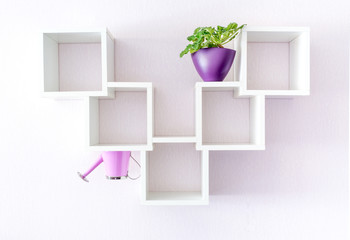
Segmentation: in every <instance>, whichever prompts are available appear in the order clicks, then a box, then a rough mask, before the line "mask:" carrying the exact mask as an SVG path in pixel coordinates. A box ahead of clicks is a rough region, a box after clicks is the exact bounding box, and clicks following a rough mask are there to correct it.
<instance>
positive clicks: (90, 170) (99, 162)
mask: <svg viewBox="0 0 350 240" xmlns="http://www.w3.org/2000/svg"><path fill="white" fill-rule="evenodd" d="M102 162H103V158H102V156H100V157H99V159H98V160H97V161H96V162H95V164H94V165H92V166H91V167H90V168H89V170H87V171H86V172H85V173H84V174H81V173H80V172H78V175H79V177H81V179H83V180H84V181H85V182H89V180H87V178H86V177H87V175H89V174H90V173H91V172H92V171H93V170H95V168H97V167H98V165H100V164H101V163H102Z"/></svg>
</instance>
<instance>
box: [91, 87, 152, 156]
mask: <svg viewBox="0 0 350 240" xmlns="http://www.w3.org/2000/svg"><path fill="white" fill-rule="evenodd" d="M140 93H141V94H142V93H145V94H143V95H145V96H143V95H141V96H139V97H137V95H138V94H140ZM125 96H126V97H125ZM118 97H119V98H118ZM134 98H135V99H136V100H137V104H143V103H145V104H144V105H145V106H144V109H143V110H144V113H145V114H144V115H142V116H141V117H140V118H137V117H135V116H134V114H135V113H136V112H139V111H140V108H136V109H134V108H133V107H135V106H133V104H134V102H133V101H132V99H134ZM119 99H121V100H122V101H121V102H119V101H118V100H119ZM123 103H124V104H126V106H125V107H124V108H122V107H119V108H118V106H119V105H121V104H123ZM102 107H103V108H104V112H103V113H102V111H101V108H102ZM118 111H119V112H118ZM102 114H107V116H101V115H102ZM111 114H112V115H113V117H110V116H109V115H111ZM125 116H126V117H125ZM122 118H123V119H124V122H123V123H124V124H123V123H121V121H122ZM87 119H88V124H87V125H88V146H89V148H90V149H91V150H95V151H146V150H147V151H150V150H152V149H153V146H152V137H153V87H152V83H150V82H110V83H108V96H107V97H88V100H87ZM103 122H104V123H106V122H107V124H109V126H101V124H103ZM132 123H134V124H133V125H130V124H132ZM121 124H122V125H121ZM137 124H143V125H144V126H143V127H142V129H141V130H140V129H136V130H135V131H134V133H133V135H134V136H135V137H138V135H140V136H143V137H144V139H143V142H139V141H137V142H132V141H133V140H132V139H131V140H130V139H129V138H128V136H129V133H128V132H125V131H126V130H128V128H129V129H134V128H136V127H137V126H136V125H137ZM114 125H119V129H117V130H116V132H117V133H116V134H114V136H113V133H111V134H112V136H111V137H109V138H108V139H107V140H104V141H102V136H101V134H102V130H103V129H105V131H108V132H112V131H109V128H112V127H113V126H114ZM121 132H123V133H122V134H121ZM115 135H121V137H122V138H123V137H124V138H125V140H124V139H120V140H118V141H117V142H113V141H115V140H113V138H115V137H116V136H115ZM135 137H134V138H135ZM111 139H112V140H111ZM126 139H128V141H131V142H129V143H125V142H123V141H126Z"/></svg>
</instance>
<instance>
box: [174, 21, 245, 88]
mask: <svg viewBox="0 0 350 240" xmlns="http://www.w3.org/2000/svg"><path fill="white" fill-rule="evenodd" d="M244 26H246V24H243V25H241V26H238V24H237V23H235V22H233V23H230V24H229V25H228V26H227V27H222V26H217V27H216V28H214V27H199V28H196V29H195V30H194V32H193V35H191V36H189V37H187V40H188V41H190V42H192V43H190V44H188V45H187V47H186V48H185V49H184V50H183V51H182V52H181V53H180V57H183V55H185V54H187V53H189V52H190V53H191V57H192V61H193V64H194V66H195V68H196V70H197V72H198V73H199V75H200V76H201V78H202V79H203V81H206V82H207V81H223V80H224V78H225V77H226V75H227V73H228V72H229V70H230V68H231V66H232V63H233V60H234V57H235V55H236V51H235V50H232V49H228V48H224V47H223V45H224V44H226V43H228V42H230V41H232V40H233V39H235V38H236V37H237V36H238V35H239V34H240V33H241V31H242V29H243V27H244Z"/></svg>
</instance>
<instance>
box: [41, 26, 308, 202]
mask: <svg viewBox="0 0 350 240" xmlns="http://www.w3.org/2000/svg"><path fill="white" fill-rule="evenodd" d="M278 43H282V45H284V47H285V46H288V59H287V61H288V71H287V72H288V76H287V77H286V76H285V78H284V79H286V78H287V79H288V82H287V83H288V87H286V88H284V89H277V90H276V89H273V88H271V89H269V86H268V87H264V88H263V89H259V88H250V87H249V82H248V81H250V80H248V74H247V69H248V64H250V62H249V61H251V59H249V58H248V57H249V56H250V55H249V54H248V53H249V52H248V46H249V44H251V45H250V47H251V46H259V44H262V46H264V47H266V46H270V45H269V44H271V45H273V44H278ZM60 44H71V45H74V44H76V45H77V46H81V47H82V48H85V47H90V45H89V44H92V45H93V44H97V45H98V44H99V45H100V46H99V54H100V57H99V58H100V60H98V59H95V60H97V62H99V64H98V66H96V65H94V66H96V68H99V69H100V71H101V73H100V76H99V77H98V79H99V81H100V87H98V88H96V89H92V90H86V89H84V88H81V89H79V88H77V89H68V90H67V89H60V74H62V73H61V72H60V70H61V69H60V68H61V67H62V66H60V65H59V64H60V61H62V59H60V57H64V54H63V56H62V53H65V52H60V51H59V48H60ZM232 44H233V46H234V48H235V50H236V51H237V53H236V58H235V61H234V63H233V67H232V68H233V69H232V72H233V79H231V78H230V77H227V78H226V79H225V81H223V82H197V83H196V85H195V117H196V120H195V129H196V130H195V136H166V137H164V136H154V132H153V131H154V126H153V118H154V117H153V109H154V107H153V105H154V100H153V87H152V83H151V82H114V65H115V64H114V39H113V37H112V35H111V34H110V33H109V31H108V30H107V29H106V28H104V29H97V30H96V29H89V30H78V31H74V30H73V31H71V30H69V31H47V32H45V33H44V34H43V51H44V52H43V57H44V61H43V64H44V69H43V73H44V75H43V95H44V96H46V97H52V98H84V99H85V101H86V110H87V119H88V124H87V133H88V137H87V138H86V139H87V145H88V146H89V149H90V150H96V151H140V157H141V166H142V167H141V178H140V179H141V202H142V203H143V204H146V205H204V204H208V203H209V152H210V151H217V150H264V149H265V98H266V97H290V96H304V95H309V94H310V70H309V68H310V31H309V28H301V27H251V26H248V27H245V28H244V29H243V30H242V34H241V35H240V37H239V38H237V39H235V40H234V41H233V43H232ZM264 44H266V45H264ZM69 47H75V45H74V46H69ZM94 47H96V46H94ZM78 50H79V49H78ZM94 50H96V48H95V49H94ZM73 52H74V51H73ZM77 52H79V51H77ZM66 53H67V51H66ZM68 53H70V51H68ZM80 53H81V51H80ZM60 54H61V55H60ZM84 54H85V53H84V52H83V56H84ZM250 54H251V52H250ZM248 55H249V56H248ZM286 55H287V54H285V55H283V54H282V56H286ZM96 56H99V55H98V54H97V55H96ZM74 57H75V56H73V59H74ZM63 60H65V59H63ZM82 60H83V61H84V60H85V59H84V58H83V59H82ZM287 61H286V62H287ZM64 64H66V65H67V63H64ZM68 65H69V64H68ZM273 69H274V68H272V70H273ZM63 70H64V69H63ZM74 70H75V69H73V75H74V74H75V71H74ZM78 70H80V69H77V72H79V71H78ZM249 70H251V69H249ZM255 70H256V69H255ZM256 72H258V73H259V71H256ZM84 74H86V73H84ZM250 76H251V75H250ZM140 91H141V92H142V93H140V95H138V93H139V92H140ZM222 91H226V92H227V91H230V92H232V101H236V100H237V102H240V101H242V102H243V104H241V103H238V105H239V109H238V110H241V108H242V106H243V108H244V111H243V113H244V114H242V115H243V116H244V117H245V116H246V115H247V113H248V114H249V120H248V121H249V134H247V132H245V133H244V134H243V137H242V136H239V137H238V138H239V139H243V138H244V141H245V139H248V135H249V141H247V142H235V141H233V142H229V143H226V142H224V144H222V143H220V142H218V143H215V141H212V142H213V143H212V142H211V140H209V141H208V142H203V97H206V96H209V98H208V99H209V100H210V99H212V98H211V96H215V94H216V93H217V92H218V93H219V95H220V96H219V98H218V99H219V100H221V98H222V95H224V96H223V97H228V96H230V98H231V95H228V94H226V93H224V94H222V95H221V94H220V92H222ZM144 92H146V94H144ZM207 92H215V93H214V94H213V95H211V93H209V94H207ZM120 93H121V94H120ZM129 93H130V94H135V96H136V95H137V96H141V97H144V96H145V99H146V103H145V102H144V101H139V102H137V101H138V100H139V98H135V101H131V102H129V103H128V104H129V105H127V106H130V104H133V103H135V102H137V103H141V104H142V106H141V107H145V108H146V110H145V111H143V110H144V108H142V114H143V113H145V115H144V117H143V118H142V119H141V120H140V122H141V124H144V125H145V126H146V127H145V129H146V130H145V132H142V134H143V135H142V137H144V139H146V140H145V142H144V143H141V144H140V143H138V142H131V143H126V142H118V141H116V142H111V143H105V142H106V140H105V139H103V141H100V125H99V124H100V123H99V121H100V106H102V107H104V104H105V102H106V101H109V100H112V101H113V99H114V97H115V96H117V98H118V94H120V95H119V97H120V96H122V95H123V94H124V96H125V95H128V94H129ZM203 93H204V94H203ZM206 94H207V95H206ZM203 95H204V96H203ZM117 98H116V99H114V101H115V103H116V104H118V103H120V102H118V99H117ZM119 99H120V98H119ZM122 99H124V100H125V98H122ZM208 99H206V100H208ZM100 101H101V102H102V105H100ZM247 102H249V105H247V104H246V103H247ZM123 103H124V102H123V101H122V103H121V104H123ZM208 103H210V102H208V101H204V104H208ZM210 104H211V103H210ZM228 105H229V104H228ZM238 105H236V104H232V105H229V107H227V111H230V110H231V109H230V106H233V107H236V106H238ZM118 106H119V105H118ZM246 106H249V109H247V108H246ZM138 107H140V106H138ZM204 107H208V108H207V109H211V107H212V105H209V106H204ZM106 109H107V110H106ZM108 109H109V108H104V109H101V114H102V116H103V117H102V119H103V122H107V121H105V120H106V117H105V116H104V113H106V112H107V113H108ZM118 109H119V108H118ZM122 109H125V106H124V108H122ZM219 110H220V111H221V109H219ZM225 110H226V109H225ZM232 111H234V110H232ZM114 114H115V115H116V116H117V115H118V114H119V110H117V111H116V113H114ZM115 115H113V116H112V118H114V117H115ZM140 115H141V114H140ZM230 116H232V114H231V115H229V114H228V115H227V117H230ZM221 117H224V116H221ZM117 119H118V116H117ZM107 120H108V117H107ZM238 120H240V119H238ZM112 121H114V120H112ZM145 122H146V123H145ZM204 123H205V122H204ZM211 123H212V122H209V124H208V126H210V124H211ZM205 124H206V123H205ZM245 124H246V125H245V126H244V127H246V126H248V123H245ZM107 126H109V125H107ZM237 126H238V123H237ZM142 127H143V125H142ZM205 127H206V126H204V130H205ZM142 129H143V128H142ZM209 129H210V128H209ZM242 129H243V128H242ZM104 130H105V129H104ZM126 130H127V128H126ZM143 130H144V129H143ZM233 132H234V131H233ZM209 133H210V134H213V133H214V134H215V133H216V132H215V131H211V132H209ZM210 134H209V135H210ZM239 134H240V132H239ZM112 135H113V136H114V133H113V134H112ZM102 136H104V135H103V134H102ZM210 136H212V135H210ZM118 137H120V138H122V139H124V138H123V136H118ZM225 140H226V139H225ZM181 144H185V145H186V146H191V152H192V153H193V152H195V155H194V156H196V157H195V161H196V164H197V163H198V162H200V168H197V169H196V171H197V173H199V172H200V180H199V179H196V181H195V183H194V185H195V186H197V187H198V185H196V184H198V181H200V187H198V188H196V189H195V191H192V190H191V191H187V190H188V189H186V188H185V189H183V190H182V189H179V190H178V189H177V190H175V191H172V190H173V189H171V188H170V189H169V191H167V189H165V190H164V189H162V188H160V190H159V189H158V190H157V188H154V186H153V187H152V184H154V179H157V177H158V178H160V179H161V177H163V176H164V175H162V174H160V175H161V176H160V177H159V176H158V175H156V177H154V176H151V175H150V174H152V163H153V164H154V163H155V162H157V160H158V162H160V161H159V159H161V158H159V155H157V153H156V154H155V152H156V151H157V148H158V146H164V145H171V146H174V149H177V146H178V145H181ZM154 149H155V152H152V151H153V150H154ZM165 149H166V148H165ZM186 149H187V148H186ZM172 151H173V150H171V152H172ZM177 152H179V150H178V151H177ZM199 153H200V155H199ZM157 156H158V157H157ZM163 156H164V155H163ZM199 156H200V157H199ZM180 157H181V155H180ZM186 159H187V158H186V157H184V159H182V161H183V162H186ZM167 160H171V159H167ZM184 160H185V161H184ZM152 161H155V162H152ZM172 163H174V162H172ZM191 166H192V167H193V165H191ZM166 170H168V169H165V171H166ZM185 170H187V169H186V168H185ZM157 171H158V172H157ZM153 173H154V172H153ZM157 173H159V169H156V172H155V174H157ZM152 177H153V178H152ZM175 179H176V178H175ZM152 181H153V182H152ZM175 183H176V181H175Z"/></svg>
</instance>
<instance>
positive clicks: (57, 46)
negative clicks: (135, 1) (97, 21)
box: [43, 28, 114, 98]
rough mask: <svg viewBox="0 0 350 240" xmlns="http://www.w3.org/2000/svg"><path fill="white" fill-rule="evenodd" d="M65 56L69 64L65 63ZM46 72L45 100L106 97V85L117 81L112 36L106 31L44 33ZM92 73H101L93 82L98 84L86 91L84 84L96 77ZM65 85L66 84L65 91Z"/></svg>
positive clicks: (44, 66) (44, 81) (44, 83)
mask: <svg viewBox="0 0 350 240" xmlns="http://www.w3.org/2000/svg"><path fill="white" fill-rule="evenodd" d="M68 47H69V48H68ZM61 49H66V51H63V50H62V51H61ZM81 55H83V57H81ZM66 56H67V59H69V61H64V60H65V59H62V58H64V57H66ZM43 68H44V69H43V74H44V76H43V96H45V97H53V98H76V97H84V96H106V95H107V82H113V81H114V39H113V36H112V35H111V34H110V32H109V31H108V29H107V28H103V29H88V30H78V31H75V30H68V31H46V32H44V33H43ZM92 69H98V71H96V73H95V74H94V77H93V79H90V80H93V81H95V82H96V81H97V82H96V83H94V85H93V86H91V87H89V88H88V89H86V87H85V86H84V84H85V83H86V82H87V80H88V79H89V77H90V76H91V75H93V74H89V73H87V70H92ZM65 70H66V71H65ZM80 73H81V74H80ZM63 79H65V80H63ZM62 82H65V83H66V84H65V85H64V86H65V87H64V88H63V87H62ZM72 85H73V86H74V87H71V86H72Z"/></svg>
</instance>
